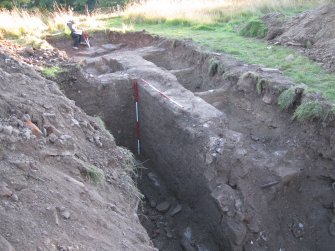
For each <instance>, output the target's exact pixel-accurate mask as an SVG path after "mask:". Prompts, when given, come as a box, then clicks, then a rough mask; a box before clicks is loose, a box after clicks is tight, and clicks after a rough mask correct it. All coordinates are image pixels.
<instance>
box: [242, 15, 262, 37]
mask: <svg viewBox="0 0 335 251" xmlns="http://www.w3.org/2000/svg"><path fill="white" fill-rule="evenodd" d="M267 32H268V28H267V27H266V25H265V23H264V22H263V21H262V20H261V19H260V18H258V17H256V18H252V19H251V20H250V21H248V23H247V24H246V25H245V26H243V27H242V29H241V30H240V32H239V34H240V35H241V36H245V37H257V38H264V37H265V36H266V34H267Z"/></svg>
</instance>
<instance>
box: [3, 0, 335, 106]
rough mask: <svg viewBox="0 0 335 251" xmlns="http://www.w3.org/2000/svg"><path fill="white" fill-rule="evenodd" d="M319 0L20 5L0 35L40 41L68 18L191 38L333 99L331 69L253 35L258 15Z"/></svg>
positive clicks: (260, 30)
mask: <svg viewBox="0 0 335 251" xmlns="http://www.w3.org/2000/svg"><path fill="white" fill-rule="evenodd" d="M320 2H322V1H314V0H310V1H306V0H305V1H303V0H277V1H274V0H225V1H221V0H206V1H205V0H198V1H191V0H180V1H172V0H159V1H157V0H148V1H145V2H142V3H140V4H137V3H136V4H132V5H130V6H128V8H127V9H126V10H125V11H124V13H122V17H113V15H114V14H113V13H108V14H106V13H105V14H101V13H94V14H93V15H91V16H85V15H79V14H74V13H72V12H71V11H65V10H58V11H56V12H54V13H43V12H40V11H34V12H28V11H24V10H13V11H6V10H0V38H1V37H2V38H7V39H8V38H9V39H14V40H16V41H18V42H20V43H21V44H32V45H33V46H35V47H40V46H43V44H44V43H45V41H44V38H45V36H47V35H50V34H63V35H64V34H68V33H69V30H68V29H67V27H66V22H67V21H68V20H70V19H71V20H75V21H76V23H80V28H83V29H87V30H96V29H106V28H111V29H117V30H121V31H132V30H134V31H140V30H146V31H148V32H150V33H153V34H157V35H161V36H165V37H171V38H192V39H193V41H194V42H196V43H198V44H200V45H203V46H205V47H207V48H208V49H209V50H212V51H216V52H225V53H229V54H231V55H233V56H234V57H236V58H238V59H240V60H243V61H244V62H246V63H249V64H259V65H263V66H265V67H271V68H278V69H280V70H282V71H283V72H284V74H285V75H287V76H288V77H290V78H291V79H292V80H293V81H294V82H296V83H297V84H300V83H304V84H306V85H308V86H309V88H310V90H311V91H320V92H322V93H323V94H324V95H325V96H326V97H327V98H328V99H329V100H331V101H333V102H335V74H328V73H326V72H325V71H324V70H323V69H322V68H321V67H320V65H318V64H317V63H315V62H312V61H311V60H309V59H308V58H307V57H304V56H302V55H300V54H299V53H298V52H296V51H294V50H292V49H289V48H283V47H281V46H273V45H269V44H268V43H267V42H265V41H263V40H260V39H256V37H258V38H261V37H263V36H264V35H265V34H266V31H267V30H266V26H265V25H264V24H263V23H262V21H261V20H260V17H261V16H262V15H264V14H265V13H268V12H273V11H277V12H278V11H279V12H282V13H284V14H285V15H286V16H293V15H295V14H297V13H299V12H302V11H303V10H306V9H308V8H311V7H314V6H316V5H317V4H320Z"/></svg>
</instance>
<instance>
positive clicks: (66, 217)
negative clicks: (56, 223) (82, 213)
mask: <svg viewBox="0 0 335 251" xmlns="http://www.w3.org/2000/svg"><path fill="white" fill-rule="evenodd" d="M60 215H61V216H62V217H63V218H64V219H66V220H68V219H70V217H71V214H70V212H69V211H67V210H62V211H61V214H60Z"/></svg>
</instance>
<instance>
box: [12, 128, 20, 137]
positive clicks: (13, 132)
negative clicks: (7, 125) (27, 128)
mask: <svg viewBox="0 0 335 251" xmlns="http://www.w3.org/2000/svg"><path fill="white" fill-rule="evenodd" d="M19 134H20V131H19V130H18V129H15V128H13V131H12V135H13V136H15V137H18V136H19Z"/></svg>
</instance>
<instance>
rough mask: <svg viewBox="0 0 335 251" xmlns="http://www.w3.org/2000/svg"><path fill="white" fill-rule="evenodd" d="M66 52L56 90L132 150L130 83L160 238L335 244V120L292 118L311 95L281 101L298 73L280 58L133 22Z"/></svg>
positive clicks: (151, 224) (153, 231)
mask: <svg viewBox="0 0 335 251" xmlns="http://www.w3.org/2000/svg"><path fill="white" fill-rule="evenodd" d="M58 43H60V42H58ZM54 44H55V46H57V42H55V43H54ZM58 45H59V44H58ZM73 59H74V61H75V63H74V64H67V65H66V69H67V71H66V72H65V73H63V74H62V76H60V77H59V78H58V80H57V81H58V83H59V84H60V86H61V88H62V90H63V91H64V93H65V94H66V95H67V97H69V98H70V99H73V100H74V101H75V102H76V105H78V106H79V107H81V108H82V109H83V110H84V111H85V112H87V113H88V114H89V115H93V116H99V117H101V118H103V120H104V121H105V123H106V126H107V128H108V129H109V130H110V131H111V132H112V134H113V135H114V137H115V139H116V142H117V144H119V145H122V146H125V147H127V148H129V149H131V150H132V151H133V153H134V154H136V153H137V143H136V142H137V138H136V118H135V97H134V83H135V82H137V83H138V88H139V123H140V133H141V135H140V141H141V154H140V156H137V158H138V163H139V170H138V172H139V176H140V177H141V178H140V180H139V181H138V182H139V187H140V188H141V190H142V192H143V194H144V196H145V197H144V199H143V203H142V204H141V205H140V207H139V210H138V214H139V215H140V218H141V221H142V224H143V225H144V226H145V227H146V228H147V231H148V234H149V236H150V237H151V238H152V241H153V243H154V244H155V246H156V247H157V248H158V249H160V250H201V251H205V250H227V251H230V250H246V251H249V250H255V251H256V250H257V251H260V250H281V251H284V250H286V251H289V250H333V247H334V246H335V238H334V236H335V217H334V216H335V214H334V213H335V208H334V207H335V197H334V193H335V190H334V189H335V183H334V181H335V169H334V156H335V149H334V148H333V144H334V141H335V134H334V133H333V130H334V129H333V127H334V123H333V122H332V121H328V122H327V123H321V122H320V121H307V122H306V121H305V122H304V121H297V120H293V119H292V114H293V111H294V109H295V108H296V107H297V106H299V105H300V104H302V103H304V102H307V101H308V100H313V99H315V98H318V99H320V97H314V96H313V95H309V94H305V93H304V89H303V87H301V86H299V87H296V89H295V99H294V103H293V104H292V106H291V107H290V109H288V111H282V110H281V109H280V107H279V106H278V97H279V95H280V93H281V92H282V91H284V90H286V89H288V88H295V86H296V85H295V84H294V83H293V82H291V81H290V80H289V79H288V78H286V77H285V76H283V75H282V73H281V72H280V71H279V70H276V69H268V68H264V67H262V66H258V65H246V64H244V63H243V62H240V61H237V60H236V59H234V58H232V57H230V56H229V55H225V54H218V53H211V52H207V51H206V50H205V49H203V48H200V47H198V46H196V45H194V44H193V43H192V42H191V41H188V40H185V41H179V40H172V39H171V40H169V39H162V38H159V37H154V36H151V35H148V34H146V33H142V32H140V33H127V34H121V33H116V32H112V33H110V34H109V40H107V39H106V40H105V41H103V39H101V38H100V40H99V41H98V42H97V43H96V46H94V47H92V48H91V49H87V50H82V51H80V52H78V53H77V54H76V55H74V56H73ZM78 66H80V67H78ZM148 83H149V84H150V85H152V86H154V87H155V88H157V89H158V90H159V91H161V92H162V93H164V94H165V95H167V96H168V97H170V98H171V99H172V100H173V101H175V102H177V103H178V104H180V106H178V105H177V104H176V103H174V102H171V100H169V99H167V98H166V97H164V96H163V95H161V94H160V93H159V92H157V90H155V89H153V88H152V87H151V86H150V85H148ZM321 102H324V101H322V100H321ZM141 162H145V163H144V164H143V166H141V165H140V163H141ZM144 166H145V167H144ZM159 207H160V208H159Z"/></svg>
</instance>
